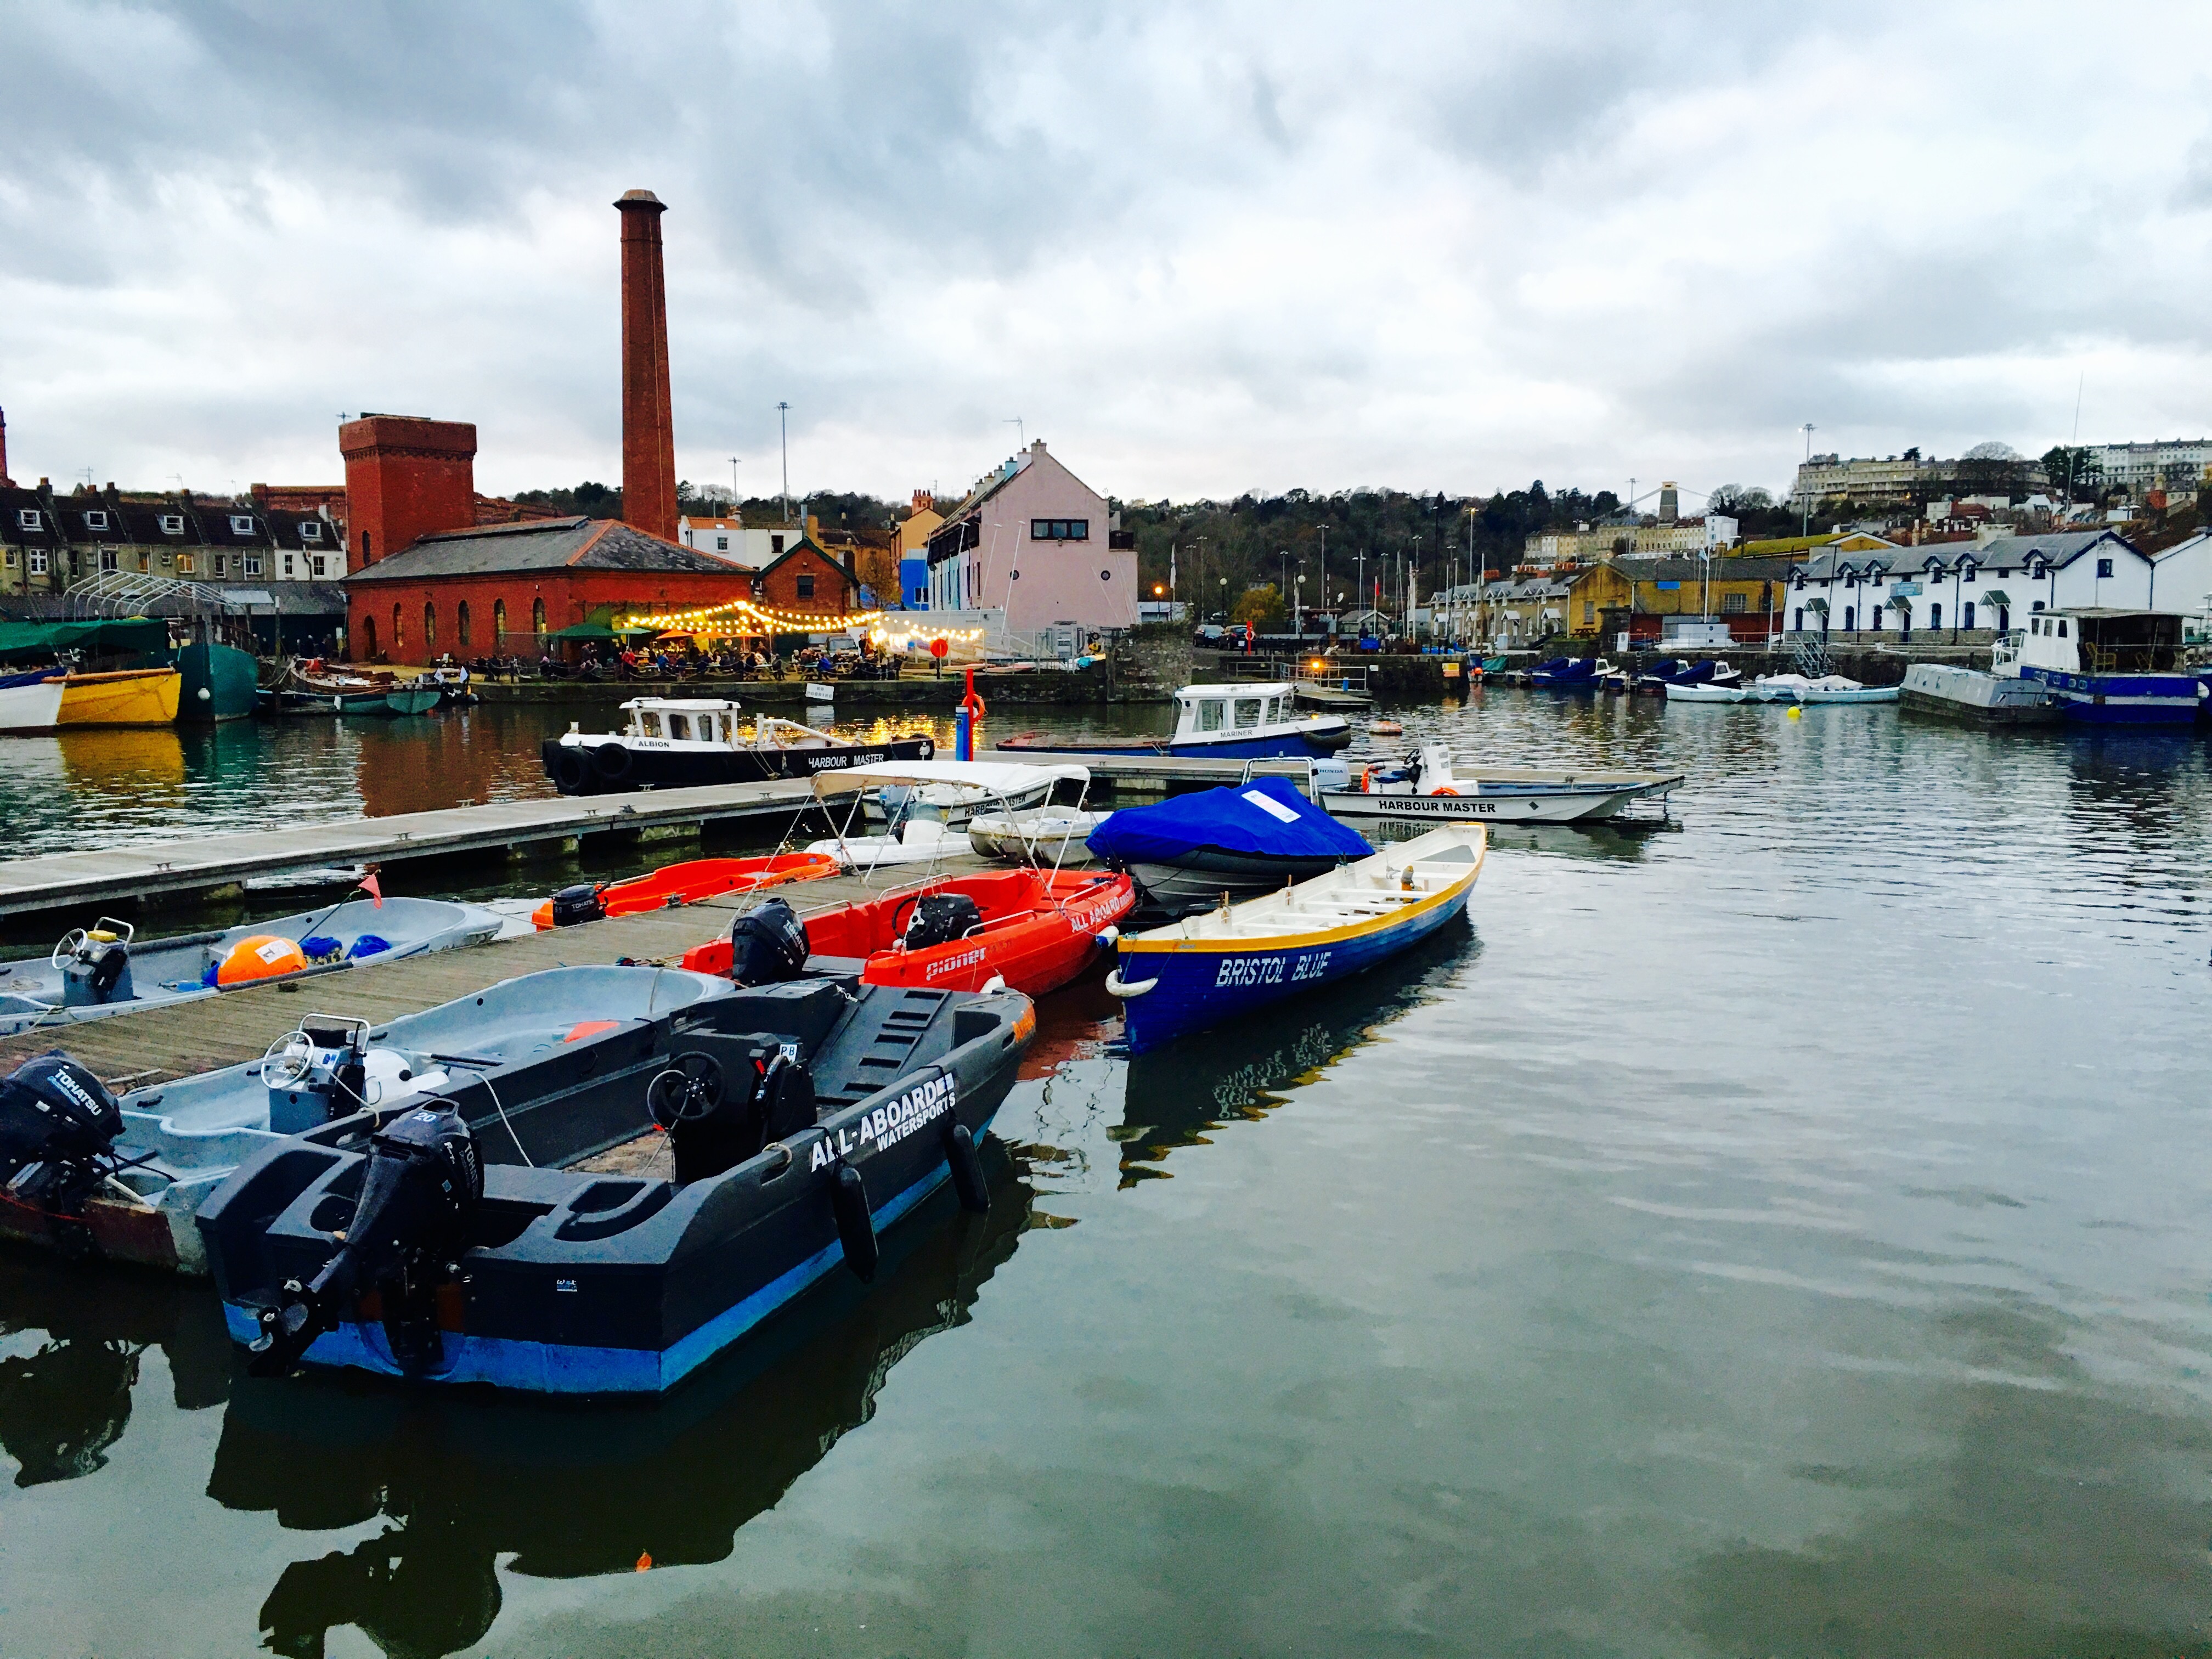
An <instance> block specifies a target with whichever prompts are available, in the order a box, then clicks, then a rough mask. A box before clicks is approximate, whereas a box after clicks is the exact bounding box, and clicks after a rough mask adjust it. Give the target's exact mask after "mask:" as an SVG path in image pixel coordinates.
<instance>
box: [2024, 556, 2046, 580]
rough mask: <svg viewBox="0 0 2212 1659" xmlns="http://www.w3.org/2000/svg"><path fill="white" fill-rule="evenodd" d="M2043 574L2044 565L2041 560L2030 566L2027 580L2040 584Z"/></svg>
mask: <svg viewBox="0 0 2212 1659" xmlns="http://www.w3.org/2000/svg"><path fill="white" fill-rule="evenodd" d="M2043 573H2044V564H2043V562H2042V561H2041V560H2040V559H2039V560H2037V561H2036V562H2034V563H2033V564H2031V565H2030V566H2028V568H2027V579H2028V580H2030V581H2032V582H2039V581H2041V580H2043Z"/></svg>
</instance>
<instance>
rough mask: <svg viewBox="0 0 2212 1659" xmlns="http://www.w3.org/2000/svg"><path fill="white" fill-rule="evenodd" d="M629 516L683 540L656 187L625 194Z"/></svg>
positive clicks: (650, 531) (651, 530)
mask: <svg viewBox="0 0 2212 1659" xmlns="http://www.w3.org/2000/svg"><path fill="white" fill-rule="evenodd" d="M615 209H616V210H617V212H619V213H620V214H621V215H622V333H623V342H622V343H623V520H624V521H625V522H627V523H629V524H630V525H632V526H635V528H637V529H639V530H642V531H644V532H646V533H647V535H651V536H659V537H660V538H662V539H663V540H665V541H671V542H672V541H674V540H675V539H676V434H675V429H674V428H673V427H672V425H671V422H670V419H669V408H668V295H667V290H666V289H665V288H664V287H663V285H662V283H661V276H660V216H661V215H662V214H664V213H665V212H666V211H667V209H666V208H665V206H663V205H662V204H661V202H660V198H659V197H656V196H655V195H654V194H653V192H652V191H649V190H632V191H623V198H622V200H620V201H619V202H617V203H616V204H615Z"/></svg>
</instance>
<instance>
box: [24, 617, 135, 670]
mask: <svg viewBox="0 0 2212 1659" xmlns="http://www.w3.org/2000/svg"><path fill="white" fill-rule="evenodd" d="M168 648H169V625H168V623H165V622H162V621H161V620H160V619H159V618H156V617H124V618H122V619H121V620H119V621H102V622H53V623H20V622H0V662H40V661H42V660H44V659H46V658H48V657H51V656H52V655H53V654H54V653H56V652H58V651H91V652H100V653H121V652H145V653H160V652H165V651H167V649H168Z"/></svg>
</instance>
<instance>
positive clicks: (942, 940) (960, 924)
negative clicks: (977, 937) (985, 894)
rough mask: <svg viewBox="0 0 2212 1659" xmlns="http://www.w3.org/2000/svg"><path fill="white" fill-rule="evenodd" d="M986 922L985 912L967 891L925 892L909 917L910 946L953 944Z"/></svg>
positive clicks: (913, 948)
mask: <svg viewBox="0 0 2212 1659" xmlns="http://www.w3.org/2000/svg"><path fill="white" fill-rule="evenodd" d="M982 925H983V913H982V911H981V909H979V908H977V907H976V903H975V900H974V899H972V898H969V896H968V895H967V894H965V893H928V894H925V895H924V896H922V897H921V898H919V899H916V900H915V905H914V914H913V915H911V916H909V917H908V918H907V924H906V934H905V944H906V948H907V949H908V950H909V951H926V950H927V949H928V948H929V947H930V946H931V945H950V944H951V942H952V941H953V940H954V939H965V938H967V937H968V935H969V933H971V932H972V931H973V930H975V928H978V927H981V926H982Z"/></svg>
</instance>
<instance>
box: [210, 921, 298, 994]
mask: <svg viewBox="0 0 2212 1659" xmlns="http://www.w3.org/2000/svg"><path fill="white" fill-rule="evenodd" d="M306 971H307V957H306V956H305V955H304V954H302V952H301V950H300V947H299V946H298V945H295V944H294V943H293V942H292V941H291V940H290V939H283V938H280V937H278V936H277V935H276V934H275V933H256V934H254V935H253V937H252V938H251V939H240V940H239V942H238V943H237V944H235V945H232V946H231V947H230V954H229V955H228V956H227V957H224V958H223V959H222V966H221V967H219V968H217V969H216V970H215V982H216V984H217V985H251V984H252V982H253V981H255V980H257V979H275V978H277V977H278V976H279V975H284V974H302V973H305V972H306Z"/></svg>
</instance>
